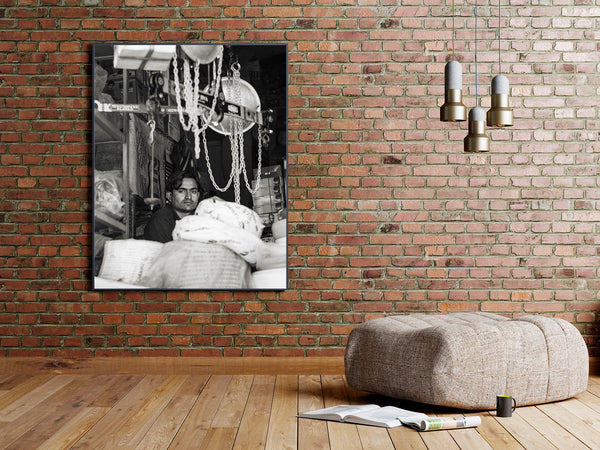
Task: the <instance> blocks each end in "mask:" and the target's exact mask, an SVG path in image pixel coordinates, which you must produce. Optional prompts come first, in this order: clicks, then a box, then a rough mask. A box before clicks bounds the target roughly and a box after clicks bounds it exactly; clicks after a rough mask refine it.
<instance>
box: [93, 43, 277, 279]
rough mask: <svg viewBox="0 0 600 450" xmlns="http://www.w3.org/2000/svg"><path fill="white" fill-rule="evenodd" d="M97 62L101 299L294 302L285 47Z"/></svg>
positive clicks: (104, 47)
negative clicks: (121, 292)
mask: <svg viewBox="0 0 600 450" xmlns="http://www.w3.org/2000/svg"><path fill="white" fill-rule="evenodd" d="M93 59H94V85H93V86H94V111H93V120H94V127H93V133H94V139H93V143H94V144H93V156H94V188H93V189H94V192H93V197H94V289H159V290H168V289H198V290H217V289H227V290H238V289H241V290H281V289H286V288H287V75H288V74H287V46H286V45H285V44H177V45H167V44H155V45H154V44H123V45H119V44H95V45H94V50H93ZM157 230H158V231H160V233H159V232H158V231H157Z"/></svg>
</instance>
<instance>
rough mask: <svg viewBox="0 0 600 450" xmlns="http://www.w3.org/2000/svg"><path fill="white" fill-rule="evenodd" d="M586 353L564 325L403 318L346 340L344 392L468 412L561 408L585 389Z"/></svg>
mask: <svg viewBox="0 0 600 450" xmlns="http://www.w3.org/2000/svg"><path fill="white" fill-rule="evenodd" d="M588 371H589V362H588V350H587V347H586V344H585V342H584V340H583V338H582V336H581V334H580V333H579V331H578V330H577V329H576V328H575V327H574V326H573V325H572V324H570V323H569V322H567V321H565V320H563V319H559V318H550V317H544V316H533V315H531V316H522V317H516V318H514V319H509V318H507V317H504V316H500V315H497V314H490V313H455V314H447V315H432V314H409V315H404V316H390V317H384V318H380V319H374V320H371V321H368V322H365V323H363V324H361V325H358V326H357V327H356V328H355V329H354V330H352V332H351V333H350V337H349V339H348V345H347V347H346V354H345V372H346V379H347V381H348V384H349V385H350V387H352V388H354V389H357V390H361V391H368V392H374V393H377V394H381V395H385V396H388V397H393V398H398V399H403V400H410V401H414V402H419V403H427V404H432V405H440V406H449V407H454V408H460V409H470V410H489V409H494V408H495V407H496V395H499V394H509V395H512V396H513V397H514V398H515V399H516V402H517V406H524V405H533V404H538V403H546V402H552V401H556V400H563V399H567V398H570V397H573V396H574V395H576V394H578V393H581V392H583V391H585V390H586V389H587V381H588Z"/></svg>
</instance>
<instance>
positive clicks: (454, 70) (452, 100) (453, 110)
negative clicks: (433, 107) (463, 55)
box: [440, 0, 467, 122]
mask: <svg viewBox="0 0 600 450" xmlns="http://www.w3.org/2000/svg"><path fill="white" fill-rule="evenodd" d="M440 120H441V121H442V122H462V121H465V120H467V107H466V106H465V105H463V102H462V66H461V64H460V63H459V62H458V61H455V60H454V0H452V60H451V61H449V62H448V63H447V64H446V67H445V68H444V104H443V105H442V107H441V108H440Z"/></svg>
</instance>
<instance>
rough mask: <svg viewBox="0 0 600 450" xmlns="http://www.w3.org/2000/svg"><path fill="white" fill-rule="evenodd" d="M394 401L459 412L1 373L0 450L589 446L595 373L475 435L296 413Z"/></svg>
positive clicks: (309, 393) (150, 379)
mask: <svg viewBox="0 0 600 450" xmlns="http://www.w3.org/2000/svg"><path fill="white" fill-rule="evenodd" d="M364 403H378V404H384V403H387V404H392V405H395V406H399V407H401V408H402V407H403V408H405V409H413V410H415V409H416V410H419V411H423V412H426V413H428V414H431V415H440V416H448V415H459V414H460V412H458V411H452V410H449V409H447V408H436V407H431V406H426V405H416V404H410V403H406V402H399V401H396V400H392V399H386V398H384V397H381V396H375V395H370V394H367V393H364V392H359V391H355V390H353V389H351V388H350V387H348V385H347V384H346V381H345V378H344V376H343V375H341V374H339V373H335V372H333V371H332V372H328V371H324V372H322V373H314V374H307V373H304V372H303V371H302V373H300V374H291V373H289V372H288V371H287V370H286V371H285V372H284V373H282V374H274V373H268V374H257V373H256V372H255V371H254V370H250V371H248V373H243V371H239V372H236V373H230V374H222V373H217V374H204V373H203V374H190V373H188V372H186V371H176V372H174V373H173V372H165V371H159V373H148V374H141V373H129V372H127V371H123V372H122V373H120V374H104V373H99V374H88V373H65V374H61V373H54V372H51V373H46V374H43V373H34V374H29V373H28V374H18V373H17V374H1V373H0V449H33V448H36V449H44V450H50V449H51V450H55V449H85V448H92V449H96V448H129V449H137V450H149V449H152V450H167V449H169V450H173V449H183V450H187V449H191V448H193V449H243V450H247V449H269V450H271V449H277V450H279V449H296V448H297V449H302V450H305V449H306V450H308V449H310V450H313V449H327V450H331V449H344V450H347V449H377V450H386V449H402V450H404V449H415V450H427V449H431V450H434V449H440V448H442V449H444V450H446V449H447V450H451V449H461V450H472V449H475V450H480V449H501V450H505V449H510V450H512V449H515V450H516V449H544V450H546V449H551V448H558V449H574V450H579V449H582V450H583V449H597V450H600V377H598V376H596V375H593V376H591V377H590V381H589V384H588V390H587V391H586V392H584V393H582V394H579V395H577V396H576V397H574V398H572V399H569V400H566V401H561V402H555V403H548V404H543V405H537V406H527V407H520V408H517V410H516V412H515V413H514V414H513V417H511V418H499V417H496V414H495V412H494V411H489V412H487V411H483V412H469V413H468V414H466V415H479V416H480V417H481V419H482V423H481V425H480V426H479V427H477V428H470V429H458V430H442V431H434V432H417V431H414V430H412V429H410V428H407V427H396V428H391V429H385V428H377V427H368V426H361V425H353V424H347V423H338V422H330V421H319V420H309V419H300V418H298V417H297V415H298V414H299V413H301V412H306V411H310V410H314V409H319V408H323V407H327V406H334V405H339V404H364Z"/></svg>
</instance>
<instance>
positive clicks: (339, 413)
mask: <svg viewBox="0 0 600 450" xmlns="http://www.w3.org/2000/svg"><path fill="white" fill-rule="evenodd" d="M298 417H301V418H305V419H320V420H333V421H336V422H347V423H355V424H359V425H371V426H375V427H387V428H393V427H398V426H400V425H406V426H409V427H411V428H414V429H415V430H419V431H429V430H441V429H450V428H465V427H476V426H478V425H481V417H478V416H474V417H472V416H471V417H462V416H461V417H428V416H427V415H425V414H423V413H419V412H414V411H408V410H406V409H401V408H396V407H395V406H384V407H380V406H378V405H338V406H331V407H329V408H324V409H317V410H316V411H309V412H306V413H303V414H299V415H298Z"/></svg>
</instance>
